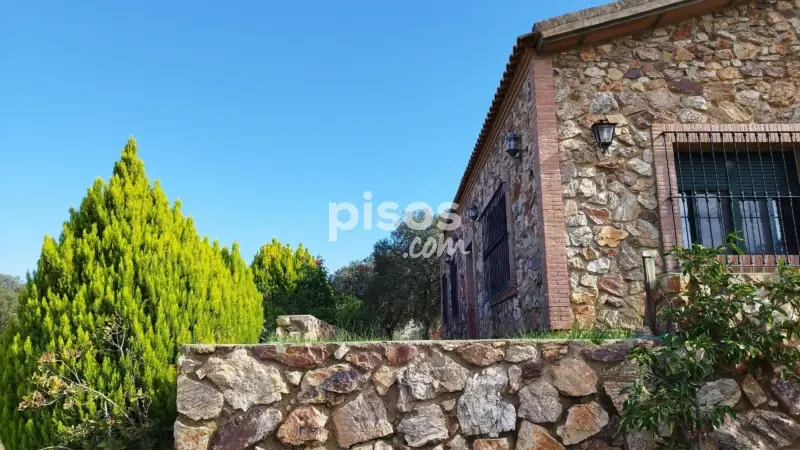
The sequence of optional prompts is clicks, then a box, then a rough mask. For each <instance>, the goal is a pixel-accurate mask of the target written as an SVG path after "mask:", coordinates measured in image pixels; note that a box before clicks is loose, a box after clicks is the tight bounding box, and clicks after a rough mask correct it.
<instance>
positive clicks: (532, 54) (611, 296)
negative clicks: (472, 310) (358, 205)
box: [443, 0, 800, 337]
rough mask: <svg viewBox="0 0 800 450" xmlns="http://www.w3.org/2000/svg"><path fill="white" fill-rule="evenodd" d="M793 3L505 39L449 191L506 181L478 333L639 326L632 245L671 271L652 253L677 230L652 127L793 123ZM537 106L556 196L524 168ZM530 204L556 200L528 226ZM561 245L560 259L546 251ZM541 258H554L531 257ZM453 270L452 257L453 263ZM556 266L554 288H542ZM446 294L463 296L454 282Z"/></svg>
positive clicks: (481, 198) (799, 66)
mask: <svg viewBox="0 0 800 450" xmlns="http://www.w3.org/2000/svg"><path fill="white" fill-rule="evenodd" d="M625 3H626V2H621V3H620V5H621V6H619V7H620V8H623V9H624V8H625ZM610 6H617V5H616V4H615V5H610ZM602 8H603V7H601V9H602ZM609 9H610V8H609ZM798 13H800V1H794V2H792V1H787V0H780V1H778V0H762V1H757V2H745V3H741V4H737V5H734V6H730V7H727V8H723V9H720V10H718V11H716V12H713V13H708V14H704V15H698V16H696V17H694V18H692V19H689V20H685V21H682V22H676V23H671V24H667V25H663V26H660V27H656V28H650V29H647V30H646V31H644V32H640V33H637V34H636V35H627V36H621V37H616V38H613V39H606V40H604V41H601V42H599V43H597V44H593V45H588V46H581V47H578V48H573V49H570V50H565V51H563V52H561V53H556V54H552V55H544V56H542V55H536V50H535V49H534V48H532V47H531V46H527V47H526V46H524V45H519V44H518V48H515V50H514V54H513V55H512V62H513V61H517V62H516V63H515V64H516V66H512V65H510V66H509V67H510V68H509V69H508V70H507V74H508V73H511V74H512V75H510V76H508V77H506V76H504V78H503V82H502V83H501V92H500V93H499V94H498V97H496V99H495V104H493V106H492V110H491V113H490V116H489V118H488V119H487V123H489V124H490V125H489V129H490V130H493V131H491V132H490V134H489V136H491V138H490V139H488V140H486V142H487V144H485V147H486V148H485V149H483V150H481V149H476V152H477V154H479V155H480V154H484V153H485V156H483V157H477V158H476V163H475V164H474V165H473V164H472V160H470V161H471V162H470V166H469V168H468V171H467V174H466V175H465V180H467V181H462V189H460V190H459V193H460V198H459V200H460V201H461V203H462V204H471V203H473V202H475V203H477V204H478V205H479V206H481V205H483V204H484V203H485V202H486V201H487V199H488V197H490V196H491V195H492V193H493V192H494V191H493V189H496V186H497V184H498V183H499V182H500V181H502V180H509V186H510V189H509V190H510V192H511V194H510V201H509V203H510V204H511V205H512V208H513V211H512V213H511V214H509V220H508V224H509V231H510V233H511V234H512V235H513V236H512V237H513V240H514V241H515V243H514V247H513V252H514V254H515V261H516V267H515V268H514V269H515V274H516V280H515V281H516V283H517V285H518V286H519V288H518V294H517V296H515V297H513V298H510V299H509V300H508V301H505V302H500V303H496V304H495V303H494V302H492V301H489V300H488V299H486V298H485V296H480V295H479V296H478V299H479V305H480V309H479V321H480V323H481V328H480V331H481V333H480V336H486V337H488V336H494V337H498V336H504V335H508V333H510V332H513V331H516V330H520V329H526V330H527V329H535V328H540V327H548V326H549V327H550V328H560V327H565V328H568V327H569V325H570V324H577V326H580V327H599V328H627V329H633V330H636V329H640V328H642V327H643V326H644V325H645V324H644V321H643V317H644V315H645V311H646V305H647V304H648V302H649V301H650V300H649V299H648V298H647V293H646V289H645V264H644V263H643V256H644V254H645V253H647V254H652V255H654V256H653V257H654V261H655V271H656V273H655V274H653V275H654V277H657V276H659V275H660V274H661V273H663V272H665V271H667V270H669V269H671V268H669V267H667V266H666V264H665V261H664V257H663V251H664V250H665V248H669V247H670V246H671V245H673V244H675V243H676V242H677V241H676V239H678V238H679V236H680V232H678V231H676V230H674V227H672V225H673V217H672V215H670V216H669V217H664V215H665V206H664V205H665V200H664V198H665V196H667V195H669V194H668V191H667V189H666V187H664V186H666V185H667V184H668V183H669V181H670V180H669V179H668V177H666V176H662V175H663V174H664V173H666V172H665V171H664V169H663V166H662V167H660V166H659V161H661V160H663V159H664V157H665V153H664V144H663V143H661V141H659V140H658V138H659V134H660V133H661V132H662V131H664V130H670V129H672V130H682V129H684V128H685V129H686V130H689V129H690V128H691V130H692V131H702V130H700V129H699V128H698V127H701V128H703V130H706V128H704V127H709V128H710V127H716V128H714V130H716V131H725V130H728V131H734V130H735V131H745V130H749V131H755V130H756V129H757V130H758V131H769V130H771V131H775V130H772V129H767V128H764V127H762V128H757V125H754V124H797V123H798V122H800V106H797V104H798V99H800V97H799V96H798V95H799V94H798V82H800V58H799V57H798V53H799V52H800V42H798V36H799V33H800V15H799V14H798ZM570 20H572V19H570ZM545 22H547V21H545ZM519 55H522V56H519ZM515 58H516V59H515ZM548 64H549V65H551V66H552V71H551V74H550V75H548V76H549V77H551V81H552V82H553V84H554V87H555V89H554V91H553V92H549V91H547V90H544V91H542V90H541V89H540V88H538V87H536V88H534V89H533V93H531V89H530V85H531V83H533V84H534V85H536V84H537V83H538V84H543V83H541V82H539V81H537V79H536V77H534V76H533V75H532V74H534V73H536V68H537V67H544V66H547V65H548ZM514 67H516V68H514ZM548 68H549V67H544V68H543V69H542V70H545V69H548ZM540 72H541V70H540ZM507 78H508V79H507ZM498 105H500V106H498ZM550 109H552V112H550ZM534 110H535V111H534ZM532 111H533V112H532ZM548 114H552V115H554V117H553V119H555V123H556V126H555V128H556V129H557V134H558V136H557V140H556V142H555V143H554V144H553V145H555V146H556V147H557V153H558V160H559V168H560V170H559V172H560V174H555V175H560V178H561V180H560V181H561V183H560V184H561V191H562V192H561V195H558V198H551V197H549V196H550V195H551V192H550V191H551V189H547V188H543V186H544V185H545V184H544V183H545V181H546V180H547V177H548V176H551V175H554V174H550V173H549V172H547V171H546V170H545V169H541V171H539V172H537V171H535V170H534V171H531V169H535V168H537V166H536V164H535V162H536V161H535V160H536V158H537V157H540V156H541V153H542V152H544V151H545V147H547V146H548V145H550V143H549V142H548V141H546V140H545V141H543V140H542V139H541V137H539V138H538V141H537V135H541V134H542V133H543V132H545V131H546V126H544V125H543V124H547V123H549V122H548V120H550V119H549V115H548ZM601 119H606V120H609V121H611V122H614V123H617V130H616V137H615V140H614V143H613V145H612V146H611V148H610V152H609V153H604V152H603V151H601V150H600V149H599V148H598V146H597V145H596V144H595V142H594V138H593V136H592V132H591V126H592V124H594V123H596V122H597V121H599V120H601ZM771 126H772V125H771ZM692 127H693V128H692ZM784 128H785V127H784ZM784 128H782V129H781V130H784ZM776 130H777V129H776ZM786 130H788V129H786ZM510 131H514V132H516V133H518V134H520V135H521V136H522V140H523V146H522V148H523V150H522V153H521V155H520V157H519V158H518V159H512V158H509V157H508V156H507V155H505V154H504V153H503V151H502V150H503V148H502V137H503V136H505V134H506V133H507V132H510ZM792 131H793V132H798V131H800V128H792ZM491 133H494V134H491ZM473 158H475V156H473ZM659 158H661V159H659ZM540 159H541V158H540ZM662 162H663V161H662ZM540 164H541V161H540ZM664 164H666V163H664ZM473 199H475V200H473ZM541 205H549V206H553V205H558V206H559V209H561V210H563V218H564V220H563V227H562V226H561V224H559V226H557V227H550V228H543V227H542V226H540V224H541V223H542V222H546V221H547V220H548V218H549V216H550V214H548V213H545V212H543V210H542V209H543V206H541ZM671 208H672V207H671V206H670V207H669V209H668V210H669V212H670V213H672V212H673V210H672V209H671ZM667 221H668V222H669V224H667V223H666V222H667ZM670 227H672V228H671V229H670ZM477 228H478V229H476V230H475V231H474V234H475V237H476V238H478V239H476V240H475V242H476V243H480V239H479V237H480V229H479V228H480V227H477ZM545 229H546V230H547V232H546V233H545V232H544V231H543V230H545ZM670 233H671V234H670ZM676 233H677V236H678V237H675V235H676ZM561 242H565V243H564V244H560V243H561ZM479 247H480V246H479V245H475V248H476V250H480V248H479ZM564 250H565V251H566V257H565V258H564V262H563V264H562V263H561V262H560V261H558V262H554V261H556V260H554V259H553V258H551V257H550V255H551V254H557V253H556V252H557V251H564ZM545 254H546V255H548V256H547V257H546V258H545V262H544V263H543V262H542V260H541V257H542V255H545ZM476 262H477V264H476V281H477V285H478V286H479V287H480V286H481V285H482V281H483V272H484V271H485V270H484V268H483V267H482V265H481V264H482V263H481V258H479V257H477V258H476ZM552 264H555V265H556V266H555V269H550V267H549V266H548V269H549V270H547V271H544V270H543V269H542V268H543V266H544V265H552ZM562 266H563V267H562ZM443 268H444V267H443ZM463 270H464V269H463V266H462V265H461V262H459V274H462V273H464V272H463ZM443 273H444V272H443ZM566 278H568V280H569V282H568V283H569V285H568V287H567V288H566V292H564V291H562V290H561V289H560V288H558V287H555V288H554V287H553V286H557V283H562V282H564V279H566ZM460 294H461V297H462V301H463V297H464V296H465V295H466V294H465V292H464V291H463V290H462V291H461V292H460ZM562 297H564V298H565V299H562ZM562 301H563V302H569V304H570V310H571V317H569V319H570V320H555V321H554V320H552V319H550V320H548V318H547V317H548V315H549V316H553V315H554V314H555V313H558V314H560V310H559V308H561V306H560V305H561V304H562V303H560V302H562ZM650 303H651V304H652V302H650ZM651 308H652V307H651ZM453 335H454V336H457V334H453Z"/></svg>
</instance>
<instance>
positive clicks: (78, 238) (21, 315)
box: [0, 139, 263, 450]
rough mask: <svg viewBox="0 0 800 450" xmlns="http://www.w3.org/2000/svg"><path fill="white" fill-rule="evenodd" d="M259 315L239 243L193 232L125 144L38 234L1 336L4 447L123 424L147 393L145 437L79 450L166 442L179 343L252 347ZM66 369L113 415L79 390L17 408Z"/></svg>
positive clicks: (18, 448) (89, 443) (98, 441)
mask: <svg viewBox="0 0 800 450" xmlns="http://www.w3.org/2000/svg"><path fill="white" fill-rule="evenodd" d="M262 314H263V313H262V309H261V296H260V295H259V294H258V291H257V290H256V287H255V284H254V283H253V278H252V274H251V273H250V271H249V270H248V268H247V266H246V264H245V263H244V262H243V261H242V259H241V256H240V255H239V249H238V247H237V246H236V245H235V244H234V246H233V248H232V249H231V250H227V249H224V248H221V247H220V245H219V244H218V243H217V242H214V243H211V242H209V241H208V239H207V238H206V239H201V238H200V236H199V235H198V233H197V231H196V230H195V227H194V223H193V221H192V219H191V218H188V217H185V216H183V214H181V208H180V203H179V202H175V204H174V205H170V202H169V201H168V200H167V197H166V195H165V194H164V192H163V191H162V189H161V187H160V185H159V183H158V182H156V183H155V185H151V184H150V182H149V180H148V178H147V176H146V174H145V170H144V164H143V163H142V161H141V160H140V159H139V158H138V156H137V152H136V143H135V142H134V141H133V139H130V140H129V141H128V143H127V145H126V146H125V148H124V149H123V151H122V157H121V159H120V160H119V161H118V162H117V163H116V164H115V166H114V171H113V175H112V177H111V179H110V180H109V181H108V183H106V182H104V181H102V180H97V181H95V183H94V185H93V186H92V187H90V188H89V190H88V192H87V194H86V197H85V198H84V199H83V201H82V203H81V205H80V208H79V209H77V210H75V209H71V210H70V213H69V220H67V221H66V222H65V223H64V225H63V227H62V233H61V236H60V237H59V239H58V240H56V239H53V238H51V237H49V236H48V237H45V240H44V244H43V246H42V252H41V256H40V258H39V262H38V264H37V270H36V271H35V272H34V274H33V275H32V276H29V279H28V287H27V289H26V290H25V292H24V293H23V295H22V297H21V298H20V307H19V312H18V320H17V321H16V322H12V325H11V326H10V327H9V328H8V329H7V330H6V332H5V333H4V334H3V335H2V338H0V347H2V348H3V349H4V351H3V352H0V423H2V426H0V439H1V440H2V442H3V443H4V444H5V446H6V448H8V449H9V450H29V449H35V448H39V447H43V446H45V445H55V444H59V442H61V441H62V440H64V433H65V431H66V430H74V429H75V428H74V427H77V426H80V425H81V424H85V423H87V422H89V421H95V422H98V423H100V424H105V425H109V424H111V423H115V422H117V421H119V420H120V415H119V414H120V413H119V411H129V410H130V409H131V408H134V407H137V405H138V404H139V403H138V402H140V401H141V398H142V397H141V395H145V396H146V397H147V398H148V403H149V409H148V410H147V411H146V412H145V414H147V416H148V419H149V420H151V421H152V424H153V432H152V433H150V434H149V436H150V437H151V440H150V441H138V442H137V441H133V442H130V441H128V442H118V441H115V442H109V440H113V439H112V438H109V439H104V438H103V437H98V436H95V438H94V439H85V440H84V441H82V442H81V446H82V447H83V448H114V447H115V446H119V447H124V448H171V440H172V439H171V431H170V430H171V426H172V422H173V421H174V419H175V414H176V412H175V379H176V376H177V369H176V365H175V364H176V361H177V357H178V350H179V348H178V347H179V345H180V344H184V343H194V342H203V343H219V342H229V343H230V342H235V343H252V342H257V340H258V335H259V332H260V329H261V318H262ZM109 324H116V325H114V327H116V329H117V330H118V331H117V333H124V336H125V338H124V339H122V340H117V341H114V342H115V344H113V345H111V344H109V343H108V341H107V340H105V339H101V338H98V334H101V335H102V334H103V333H104V330H106V329H107V327H109V326H110V325H109ZM44 355H53V356H52V357H53V358H57V359H59V360H62V361H68V363H69V368H67V366H65V365H52V364H51V365H48V366H47V370H49V371H50V372H47V371H45V372H42V365H41V364H42V357H44ZM64 355H67V359H63V356H64ZM72 372H74V374H75V375H77V378H75V377H72V378H70V379H71V380H72V381H73V382H79V384H81V385H82V386H86V387H88V388H89V389H92V390H94V391H96V392H100V393H102V395H103V396H105V397H106V398H107V399H108V400H109V401H111V402H113V403H114V404H116V405H119V406H120V408H119V410H117V409H115V408H108V407H107V406H108V403H107V402H105V401H103V400H102V399H100V398H98V397H94V396H92V395H89V393H87V392H75V391H71V392H72V393H73V394H74V396H75V397H76V398H75V399H74V401H73V402H71V403H69V404H66V405H65V404H64V403H63V402H56V403H53V404H48V402H47V401H45V403H44V404H42V405H39V407H25V406H30V405H26V404H25V403H24V402H25V401H30V400H31V398H32V397H31V396H34V397H36V396H37V392H38V395H39V396H41V397H42V398H46V397H47V396H48V395H50V394H52V392H49V391H47V392H42V387H41V386H40V385H39V383H38V382H37V380H38V381H41V379H37V378H36V377H35V376H34V375H35V374H39V375H41V376H46V377H49V376H55V377H58V378H59V379H61V378H63V377H69V376H70V374H71V373H72ZM62 381H63V380H62ZM20 407H25V408H24V410H21V411H20V410H18V408H20ZM117 437H120V436H117ZM121 438H123V439H124V437H121ZM114 439H116V438H114ZM151 446H152V447H151Z"/></svg>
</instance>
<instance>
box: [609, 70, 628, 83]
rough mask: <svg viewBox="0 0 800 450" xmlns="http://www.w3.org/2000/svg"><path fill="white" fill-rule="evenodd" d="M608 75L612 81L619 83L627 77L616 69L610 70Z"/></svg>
mask: <svg viewBox="0 0 800 450" xmlns="http://www.w3.org/2000/svg"><path fill="white" fill-rule="evenodd" d="M607 74H608V78H609V79H611V81H619V80H621V79H622V77H623V76H624V75H625V74H623V73H622V72H620V71H619V70H617V69H615V68H613V67H612V68H610V69H608V71H607Z"/></svg>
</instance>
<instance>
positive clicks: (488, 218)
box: [480, 184, 511, 298]
mask: <svg viewBox="0 0 800 450" xmlns="http://www.w3.org/2000/svg"><path fill="white" fill-rule="evenodd" d="M480 220H481V225H482V227H483V272H484V286H485V290H486V295H487V296H488V297H489V298H491V297H492V296H494V295H495V294H497V293H499V292H501V291H502V290H503V289H505V288H507V287H508V286H509V284H510V282H511V265H510V261H509V255H508V223H507V220H506V194H505V190H504V186H503V185H502V184H501V185H500V187H499V188H498V189H497V192H495V193H494V195H493V196H492V199H491V200H489V204H488V205H486V208H485V209H484V210H483V214H482V215H481V218H480Z"/></svg>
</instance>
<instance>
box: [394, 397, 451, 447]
mask: <svg viewBox="0 0 800 450" xmlns="http://www.w3.org/2000/svg"><path fill="white" fill-rule="evenodd" d="M397 431H399V432H401V433H403V435H404V436H405V440H406V443H407V444H408V445H410V446H411V447H422V446H423V445H427V444H435V443H438V442H442V441H444V440H445V439H447V437H448V432H447V423H446V421H445V418H444V414H442V409H441V408H439V406H438V405H426V406H417V407H416V408H415V409H414V415H413V416H411V417H406V418H404V419H403V420H401V421H400V425H398V426H397Z"/></svg>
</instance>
